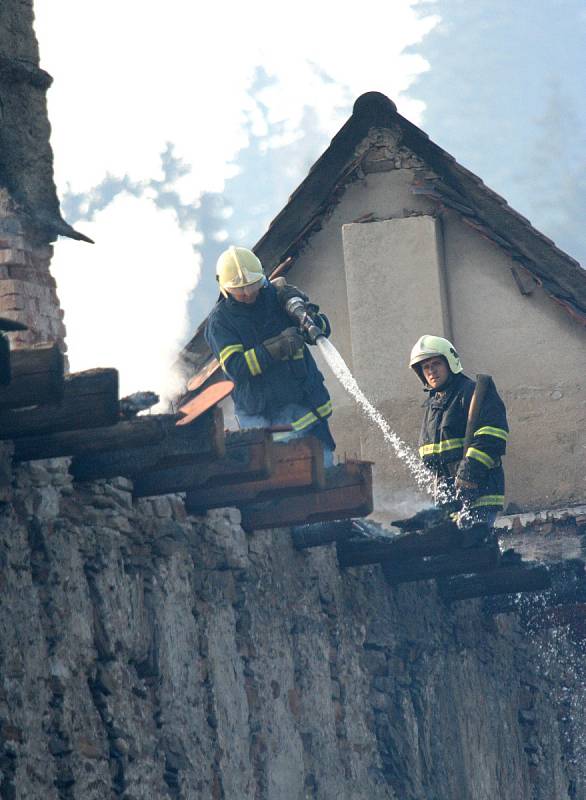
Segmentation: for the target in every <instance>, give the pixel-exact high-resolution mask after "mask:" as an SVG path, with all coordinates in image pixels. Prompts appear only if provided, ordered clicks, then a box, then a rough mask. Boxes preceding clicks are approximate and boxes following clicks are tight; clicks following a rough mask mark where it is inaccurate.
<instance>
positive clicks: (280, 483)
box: [185, 436, 325, 514]
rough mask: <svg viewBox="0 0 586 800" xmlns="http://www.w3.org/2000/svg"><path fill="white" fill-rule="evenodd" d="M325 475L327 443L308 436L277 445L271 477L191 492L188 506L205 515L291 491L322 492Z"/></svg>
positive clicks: (194, 511) (188, 494)
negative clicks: (209, 510) (302, 489)
mask: <svg viewBox="0 0 586 800" xmlns="http://www.w3.org/2000/svg"><path fill="white" fill-rule="evenodd" d="M324 472H325V470H324V453H323V443H322V442H321V441H320V440H319V439H316V438H315V437H314V436H306V437H304V438H303V439H293V440H292V441H290V442H281V443H276V444H274V446H273V469H272V471H271V474H270V475H269V476H268V477H267V478H264V479H263V480H258V481H247V482H246V483H236V484H230V485H223V486H212V487H205V486H204V487H202V488H201V489H195V490H192V491H189V492H188V493H187V498H186V502H185V507H186V509H187V511H188V512H189V513H190V514H201V513H202V512H203V511H205V510H206V509H208V508H222V507H224V506H237V507H241V506H243V505H246V504H248V503H254V502H261V501H262V500H267V499H270V498H271V497H274V496H277V497H282V496H283V495H285V494H286V493H287V492H291V491H294V492H296V493H298V492H299V489H300V488H307V489H311V488H313V489H322V488H323V487H324V484H325V478H324Z"/></svg>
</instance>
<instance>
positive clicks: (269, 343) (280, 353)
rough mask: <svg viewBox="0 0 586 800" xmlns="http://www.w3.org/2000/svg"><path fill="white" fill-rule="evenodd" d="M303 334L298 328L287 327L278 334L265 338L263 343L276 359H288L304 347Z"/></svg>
mask: <svg viewBox="0 0 586 800" xmlns="http://www.w3.org/2000/svg"><path fill="white" fill-rule="evenodd" d="M303 344H304V342H303V336H302V335H301V334H300V333H299V330H298V329H297V328H285V330H284V331H281V333H280V334H279V335H278V336H272V337H271V338H270V339H265V341H264V342H263V345H264V346H265V348H266V349H267V351H268V353H269V355H270V357H271V358H272V359H274V360H275V361H287V360H288V359H290V358H293V356H294V355H295V354H296V353H297V352H299V350H300V349H301V348H302V347H303Z"/></svg>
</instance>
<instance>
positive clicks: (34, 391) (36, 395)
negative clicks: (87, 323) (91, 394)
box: [0, 343, 65, 409]
mask: <svg viewBox="0 0 586 800" xmlns="http://www.w3.org/2000/svg"><path fill="white" fill-rule="evenodd" d="M10 370H11V380H10V383H9V384H8V386H4V387H3V388H2V389H0V409H4V408H22V407H24V406H37V405H45V404H47V403H57V402H59V401H60V400H62V398H63V393H64V389H65V362H64V358H63V354H62V353H61V351H60V350H59V348H58V346H57V345H56V344H54V343H51V344H39V345H36V346H35V347H31V348H26V349H23V350H11V351H10Z"/></svg>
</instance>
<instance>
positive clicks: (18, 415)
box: [0, 369, 118, 439]
mask: <svg viewBox="0 0 586 800" xmlns="http://www.w3.org/2000/svg"><path fill="white" fill-rule="evenodd" d="M117 420H118V372H117V370H115V369H91V370H87V371H86V372H76V373H73V374H72V375H68V376H67V377H66V378H65V383H64V387H63V399H62V400H61V402H59V403H50V404H47V405H39V406H35V407H34V408H17V409H3V410H0V439H16V438H18V437H21V436H37V435H40V434H46V433H53V432H55V431H68V430H76V429H79V428H99V427H102V426H105V425H114V424H115V423H116V421H117Z"/></svg>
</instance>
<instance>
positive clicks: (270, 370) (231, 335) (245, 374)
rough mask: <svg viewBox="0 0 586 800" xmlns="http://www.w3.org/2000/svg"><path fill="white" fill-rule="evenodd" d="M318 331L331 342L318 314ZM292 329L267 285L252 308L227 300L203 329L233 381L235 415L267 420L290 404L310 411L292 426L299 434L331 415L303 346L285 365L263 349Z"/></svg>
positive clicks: (323, 389)
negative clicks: (258, 417)
mask: <svg viewBox="0 0 586 800" xmlns="http://www.w3.org/2000/svg"><path fill="white" fill-rule="evenodd" d="M317 319H318V321H319V324H320V326H321V327H322V330H324V332H325V334H326V335H328V336H329V334H330V324H329V322H328V319H327V317H326V316H325V315H324V314H318V315H317ZM293 325H294V323H293V321H292V320H291V317H289V316H288V315H287V314H286V313H285V312H284V311H283V310H282V309H281V306H280V305H279V302H278V300H277V291H276V289H275V288H274V286H272V285H271V284H269V283H267V285H265V286H264V287H263V288H262V289H261V290H260V292H259V294H258V297H257V299H256V302H255V303H252V304H246V303H238V302H237V301H236V300H234V298H233V297H231V296H229V297H228V298H227V299H226V300H221V301H220V302H219V303H218V304H217V305H216V306H215V307H214V309H213V310H212V312H211V314H210V316H209V318H208V322H207V325H206V329H205V338H206V341H207V343H208V344H209V346H210V348H211V350H212V352H213V354H214V355H215V356H216V358H217V359H218V361H219V362H220V366H221V367H222V369H223V371H224V372H225V374H226V375H227V376H228V377H229V378H230V379H231V380H233V381H234V384H235V388H234V404H235V406H236V412H238V411H239V410H240V411H242V412H244V413H245V414H264V415H267V416H271V415H272V414H273V413H274V412H275V411H277V410H278V409H280V408H282V407H283V406H286V405H288V404H289V403H300V404H303V405H305V406H308V407H309V408H311V409H312V411H311V413H310V414H307V415H305V416H304V417H303V418H302V419H300V420H296V421H295V422H294V423H293V427H294V428H295V430H303V429H304V428H305V427H308V426H309V425H311V424H312V423H314V422H316V421H317V420H316V415H315V413H314V411H316V412H317V415H318V416H319V417H321V418H323V419H326V418H327V417H329V416H330V415H331V413H332V404H331V400H330V396H329V394H328V391H327V389H326V387H325V385H324V379H323V375H322V374H321V372H320V371H319V369H318V368H317V364H316V363H315V361H314V359H313V356H312V355H311V353H310V352H309V349H308V347H307V346H306V345H304V346H303V347H302V348H300V349H299V351H298V352H297V353H296V354H295V355H294V356H293V358H291V359H288V360H287V361H275V360H274V359H273V358H272V357H271V356H270V355H269V353H268V351H267V349H266V348H265V347H264V345H263V344H262V343H263V342H264V341H265V340H266V339H270V338H272V337H273V336H277V335H278V334H279V333H281V332H282V331H284V330H285V328H290V327H292V326H293Z"/></svg>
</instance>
